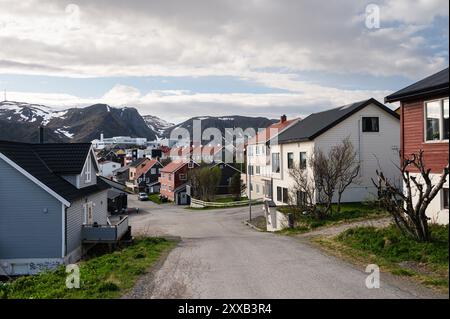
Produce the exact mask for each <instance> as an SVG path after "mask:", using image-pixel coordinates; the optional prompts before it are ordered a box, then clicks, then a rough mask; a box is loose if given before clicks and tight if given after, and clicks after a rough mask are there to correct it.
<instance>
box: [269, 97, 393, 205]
mask: <svg viewBox="0 0 450 319" xmlns="http://www.w3.org/2000/svg"><path fill="white" fill-rule="evenodd" d="M399 124H400V123H399V117H398V114H396V113H395V112H394V111H392V110H391V109H389V108H388V107H386V106H385V105H383V104H382V103H380V102H378V101H377V100H375V99H373V98H371V99H368V100H365V101H361V102H356V103H351V104H348V105H344V106H340V107H337V108H334V109H330V110H326V111H323V112H319V113H313V114H311V115H309V116H308V117H306V118H305V119H303V120H301V121H297V122H296V123H294V124H293V125H291V126H289V127H288V128H287V129H285V130H284V131H283V132H281V133H280V134H279V135H277V136H276V137H277V143H276V144H275V143H274V145H270V144H271V143H268V146H269V148H270V157H269V159H268V160H269V161H270V167H271V174H270V178H271V183H270V184H269V183H267V184H266V186H265V193H266V196H265V198H268V199H271V200H273V201H274V202H275V204H276V205H286V204H288V203H289V200H291V201H293V202H298V201H303V200H304V198H305V194H295V195H292V194H290V189H292V187H293V185H294V182H293V180H292V178H291V176H290V175H289V169H290V168H293V167H294V166H300V167H301V168H304V169H307V170H309V174H310V176H312V172H311V168H310V166H309V165H308V160H309V158H310V157H311V155H312V154H314V152H315V151H316V150H321V151H322V152H324V153H327V152H328V151H329V150H330V149H331V148H332V147H333V146H335V145H338V144H340V143H341V142H342V141H343V140H344V139H346V138H349V139H350V141H351V143H352V144H353V147H354V148H355V151H356V153H357V156H358V160H359V163H360V166H361V169H360V172H359V176H358V178H357V180H358V183H353V184H351V185H350V186H349V187H348V188H347V189H346V190H345V192H344V193H343V196H342V202H362V201H365V200H371V199H376V197H377V191H376V188H375V187H374V186H373V184H372V180H371V178H373V177H375V176H376V170H377V169H379V168H380V167H382V168H383V171H384V172H385V174H386V176H388V177H389V178H391V179H393V180H395V181H397V182H398V183H400V174H399V172H398V169H397V168H396V165H398V163H399V158H398V151H399V144H400V134H399ZM269 187H270V190H267V188H269ZM316 195H317V194H316Z"/></svg>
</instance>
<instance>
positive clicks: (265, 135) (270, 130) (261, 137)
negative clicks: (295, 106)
mask: <svg viewBox="0 0 450 319" xmlns="http://www.w3.org/2000/svg"><path fill="white" fill-rule="evenodd" d="M299 120H300V119H299V118H298V119H292V120H287V121H284V122H281V121H280V122H277V123H274V124H272V125H270V126H269V127H266V128H265V129H264V130H262V131H260V132H259V133H258V134H256V135H255V136H254V137H253V138H251V139H250V140H249V141H248V144H249V145H253V144H259V143H265V142H267V141H269V140H270V139H271V138H273V137H275V136H276V135H277V134H279V133H281V132H282V131H284V130H285V129H286V128H287V127H289V126H290V125H292V124H294V123H296V122H298V121H299Z"/></svg>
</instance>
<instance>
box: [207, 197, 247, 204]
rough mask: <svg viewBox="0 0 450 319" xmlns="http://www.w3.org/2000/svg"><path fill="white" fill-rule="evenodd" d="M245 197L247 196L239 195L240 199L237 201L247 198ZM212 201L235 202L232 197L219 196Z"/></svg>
mask: <svg viewBox="0 0 450 319" xmlns="http://www.w3.org/2000/svg"><path fill="white" fill-rule="evenodd" d="M247 199H248V198H247V197H241V199H240V200H239V201H242V200H247ZM214 202H217V203H231V202H237V200H235V199H234V198H233V197H219V198H216V199H215V200H214Z"/></svg>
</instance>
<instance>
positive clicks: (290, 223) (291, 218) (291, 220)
mask: <svg viewBox="0 0 450 319" xmlns="http://www.w3.org/2000/svg"><path fill="white" fill-rule="evenodd" d="M287 217H288V227H289V228H294V215H292V213H289V214H288V216H287Z"/></svg>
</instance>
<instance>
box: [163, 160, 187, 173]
mask: <svg viewBox="0 0 450 319" xmlns="http://www.w3.org/2000/svg"><path fill="white" fill-rule="evenodd" d="M186 164H187V162H185V161H173V162H170V163H169V164H167V165H166V166H164V167H163V168H162V169H161V170H160V172H162V173H175V172H176V171H178V170H179V169H180V168H182V167H183V166H184V165H186Z"/></svg>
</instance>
